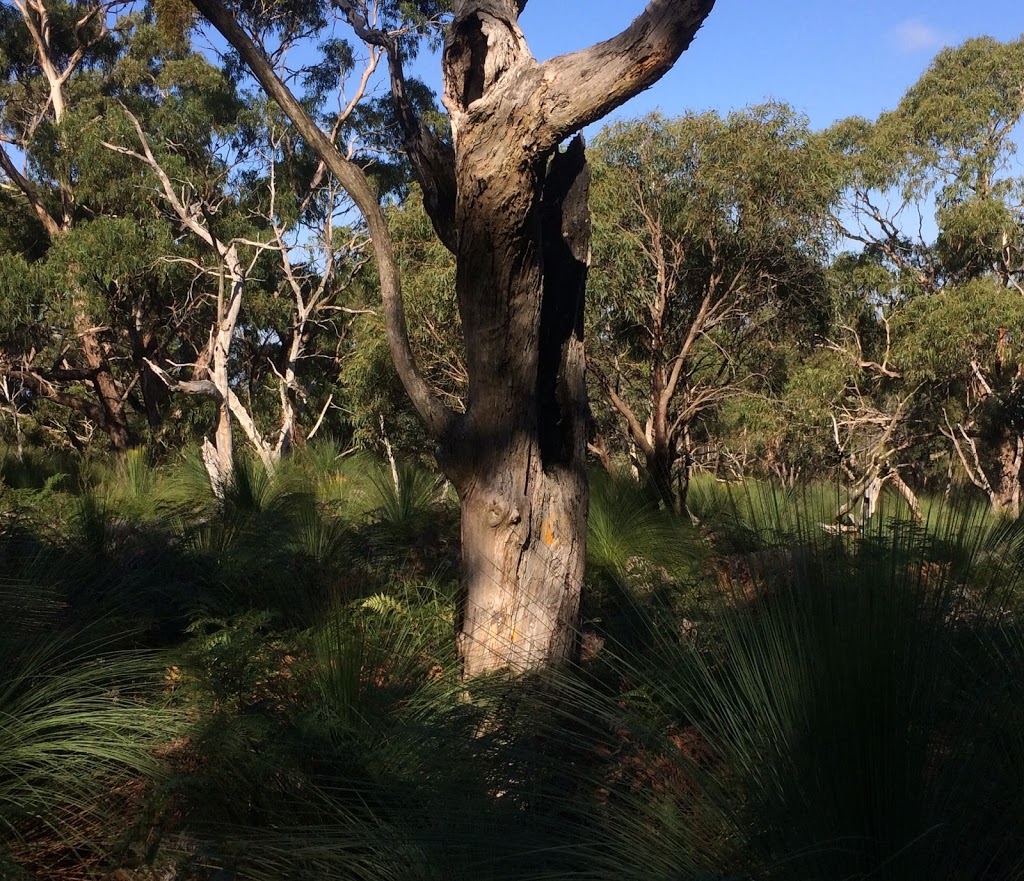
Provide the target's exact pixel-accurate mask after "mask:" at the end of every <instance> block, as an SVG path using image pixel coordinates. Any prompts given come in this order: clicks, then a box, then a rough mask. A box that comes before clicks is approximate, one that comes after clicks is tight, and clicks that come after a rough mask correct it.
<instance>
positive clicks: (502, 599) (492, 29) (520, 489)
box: [194, 0, 713, 676]
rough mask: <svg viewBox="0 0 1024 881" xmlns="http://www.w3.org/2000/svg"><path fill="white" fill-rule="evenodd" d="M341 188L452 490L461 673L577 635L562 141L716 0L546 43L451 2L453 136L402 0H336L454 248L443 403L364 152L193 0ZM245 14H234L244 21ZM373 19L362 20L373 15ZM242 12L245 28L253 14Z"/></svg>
mask: <svg viewBox="0 0 1024 881" xmlns="http://www.w3.org/2000/svg"><path fill="white" fill-rule="evenodd" d="M194 5H195V6H196V8H197V9H198V10H199V11H200V13H202V15H203V16H204V17H205V18H206V19H207V20H209V21H210V22H211V23H212V24H213V25H214V26H215V27H216V28H217V29H218V31H220V33H221V34H222V35H223V36H224V38H225V39H226V40H227V41H228V42H229V43H230V45H231V46H232V47H233V48H234V50H235V51H236V52H237V53H238V54H239V56H240V57H241V58H242V59H243V60H244V62H245V63H246V65H247V66H248V67H249V69H250V70H251V71H252V73H253V74H254V76H255V77H256V79H257V80H258V81H259V82H260V84H261V86H262V87H263V88H264V89H265V90H266V92H267V94H268V95H270V96H271V97H272V98H273V99H274V100H275V101H277V102H278V104H279V105H280V106H281V108H282V109H283V111H284V112H285V113H286V114H287V116H288V117H289V118H290V119H291V121H292V123H293V124H294V125H295V127H296V129H297V130H298V131H299V133H300V134H301V135H302V137H303V138H304V139H305V140H306V142H307V144H308V145H309V147H310V149H312V150H313V151H314V152H315V153H316V154H317V155H318V156H319V157H320V159H321V160H322V161H323V162H324V163H325V164H326V165H327V167H328V168H329V169H330V170H331V172H332V173H333V174H334V175H335V176H336V178H337V179H338V180H339V181H340V182H341V184H342V186H344V188H345V189H346V190H347V191H348V193H349V195H350V196H351V197H352V199H353V201H354V202H355V203H356V205H357V206H358V208H359V210H360V212H361V214H362V216H363V218H364V219H365V221H366V224H367V227H368V229H369V232H370V235H371V238H372V240H373V248H374V254H375V257H376V261H377V267H378V272H379V275H380V284H381V292H382V298H383V302H384V315H385V318H386V324H387V332H388V338H389V344H390V348H391V353H392V357H393V359H394V362H395V366H396V369H397V372H398V375H399V377H400V378H401V380H402V384H403V385H404V387H405V389H406V391H407V392H408V394H409V396H410V398H411V399H412V401H413V403H414V405H415V406H416V409H417V411H418V412H419V414H420V416H421V418H422V419H423V420H424V422H425V423H426V425H427V426H428V428H429V430H430V432H431V434H432V435H433V437H434V438H435V439H436V440H437V442H438V445H439V452H438V461H439V463H440V465H441V467H442V469H443V470H444V472H445V473H446V475H447V476H448V477H449V479H450V480H451V481H452V483H453V485H454V486H455V487H456V489H457V491H458V493H459V498H460V501H461V506H462V565H463V582H464V588H465V601H464V604H463V608H462V615H461V617H462V620H461V623H460V627H459V630H460V633H459V646H460V651H461V655H462V660H463V665H464V670H465V673H466V675H467V676H473V675H476V674H479V673H483V672H486V671H488V670H494V669H498V668H503V667H510V668H512V669H513V670H524V669H529V668H532V667H536V666H539V665H543V664H546V663H548V662H551V661H554V660H558V659H560V658H565V657H567V656H569V655H570V654H571V653H572V652H573V647H574V643H575V636H574V625H575V624H576V620H577V617H578V609H579V592H580V586H581V583H582V579H583V565H584V543H585V536H586V511H587V485H586V473H585V448H586V412H587V407H586V383H585V377H584V357H583V340H582V330H583V293H584V287H585V280H586V269H587V253H588V247H589V218H588V212H587V187H588V171H587V167H586V160H585V155H584V150H583V145H582V141H579V140H577V141H575V142H574V143H573V145H571V146H570V148H569V149H568V150H566V151H564V152H563V151H561V150H560V149H559V145H560V144H562V143H563V142H564V141H565V140H566V139H567V138H569V137H570V136H572V135H573V134H574V133H576V132H578V131H579V130H580V129H581V128H583V127H584V126H586V125H588V124H589V123H591V122H594V121H596V120H597V119H600V118H601V117H602V116H604V115H605V114H607V113H608V112H610V111H611V110H613V109H614V108H616V107H618V106H620V105H621V104H622V103H623V102H625V101H626V100H627V99H629V98H630V97H632V96H633V95H635V94H637V93H638V92H640V91H642V90H643V89H645V88H646V87H648V86H649V85H651V84H652V83H653V82H654V81H655V80H657V79H658V78H659V77H660V76H662V75H663V74H664V73H665V72H666V71H667V70H669V68H670V67H671V66H672V65H673V64H674V63H675V61H676V59H677V58H678V57H679V56H680V54H681V53H682V52H683V51H684V50H685V49H686V48H687V47H688V46H689V44H690V42H691V40H692V39H693V37H694V35H695V34H696V32H697V30H698V28H699V27H700V25H701V24H702V23H703V21H704V19H705V18H706V17H707V15H708V14H709V12H710V11H711V7H712V5H713V0H652V2H651V3H650V4H649V5H648V6H647V8H646V10H645V11H644V12H643V13H642V14H641V15H640V17H639V18H637V19H636V20H635V21H634V22H633V24H632V25H630V27H629V28H627V29H626V30H625V31H623V32H622V33H621V34H619V35H618V36H617V37H613V38H612V39H610V40H608V41H606V42H604V43H600V44H598V45H596V46H593V47H591V48H590V49H587V50H584V51H581V52H577V53H574V54H570V55H565V56H560V57H557V58H554V59H551V60H549V61H547V62H543V63H540V62H538V61H536V60H535V59H534V58H533V57H532V55H531V54H530V51H529V47H528V46H527V43H526V39H525V37H524V35H523V33H522V31H521V30H520V28H519V24H518V22H519V16H520V13H521V12H522V10H523V8H524V7H525V6H526V3H525V2H524V0H459V2H456V3H454V4H453V9H452V20H451V21H450V23H449V24H448V25H447V29H446V36H445V45H444V50H443V56H442V72H443V77H444V96H443V100H444V104H445V107H446V109H447V111H448V115H449V121H450V131H451V142H450V143H449V142H448V141H446V140H445V139H444V138H443V137H441V136H440V135H439V133H438V131H437V130H436V129H434V128H431V127H430V126H428V125H425V124H424V123H423V122H422V121H421V119H420V118H418V116H417V114H416V111H415V108H414V106H413V103H412V101H411V100H410V97H409V96H410V92H409V88H408V83H407V80H406V77H405V72H404V59H405V56H406V53H407V51H408V50H407V46H408V41H407V40H403V39H402V38H401V37H400V35H401V34H402V33H403V32H407V26H408V25H409V24H410V22H409V20H408V18H407V17H405V15H404V12H407V11H409V10H410V9H413V10H415V11H418V12H420V13H422V12H424V11H426V12H427V13H430V12H436V11H439V10H438V9H437V7H435V6H434V5H433V4H430V3H420V4H378V5H376V7H375V12H376V17H373V16H371V14H370V4H367V3H364V2H361V0H342V2H339V4H338V6H339V8H340V9H341V10H342V12H343V13H344V15H345V17H346V19H347V21H348V23H349V24H350V25H351V27H352V28H353V29H354V31H355V32H356V33H357V34H358V36H359V37H360V39H362V40H363V41H364V43H366V44H368V45H370V46H376V47H379V48H380V49H382V50H383V51H384V52H386V54H387V58H388V64H389V69H390V77H391V92H392V98H393V100H394V110H395V115H396V118H397V121H398V126H399V130H400V131H401V134H402V142H403V147H404V149H405V151H406V153H407V155H408V157H409V159H410V161H411V164H412V166H413V168H414V169H415V173H416V178H417V180H418V182H419V184H420V187H421V189H422V191H423V195H424V205H425V207H426V209H427V212H428V214H429V215H430V218H431V221H432V223H433V226H434V228H435V230H436V232H437V234H438V236H439V238H440V239H441V240H442V241H443V242H444V244H445V245H446V247H448V248H449V250H451V251H452V252H453V254H454V255H455V258H456V266H457V269H456V293H457V298H458V303H459V312H460V315H461V318H462V326H463V332H464V337H465V350H466V369H467V373H468V377H469V392H468V397H467V404H466V412H465V413H455V412H454V411H452V410H451V409H449V408H448V407H446V406H445V405H444V404H443V403H442V402H441V401H439V400H438V399H437V398H436V397H435V396H434V395H433V394H432V392H431V390H430V388H429V386H428V385H427V383H426V382H425V380H424V378H423V376H422V375H421V373H420V371H419V369H418V367H417V364H416V361H415V359H414V358H413V355H412V351H411V349H410V345H409V339H408V332H407V329H406V324H405V317H404V314H403V312H402V301H401V288H400V279H399V276H398V271H397V267H396V263H395V258H394V252H393V248H392V244H391V237H390V234H389V231H388V228H387V223H386V218H385V215H384V213H383V211H382V210H381V207H380V204H379V202H378V199H377V195H376V193H375V192H374V190H373V188H372V187H371V185H370V182H369V180H368V178H367V176H366V174H365V173H364V171H363V169H362V168H361V167H360V166H359V165H358V164H357V163H355V162H353V161H352V160H351V159H349V158H348V157H346V156H345V155H344V154H343V153H342V152H341V151H340V150H338V149H337V147H336V146H335V144H334V142H333V141H332V139H331V138H330V137H329V136H328V135H326V134H325V133H324V132H323V131H322V130H321V129H320V128H319V127H318V126H317V123H316V121H315V120H314V119H313V118H312V116H311V115H310V114H309V112H308V111H307V110H306V108H305V107H304V106H303V105H302V104H301V103H300V102H299V101H298V100H297V99H296V97H295V96H294V95H293V94H292V92H291V90H290V89H289V88H288V86H287V85H286V83H285V80H284V79H283V77H282V76H281V75H280V72H279V71H278V70H276V69H275V66H274V58H273V56H270V57H268V54H267V53H266V52H264V51H263V50H261V48H260V47H259V46H258V44H257V41H254V39H253V33H247V32H246V30H245V28H243V26H242V24H244V22H245V20H246V16H245V15H244V12H245V10H239V11H240V13H243V14H242V15H241V17H240V18H236V17H235V15H233V14H232V12H231V11H229V9H228V8H227V7H226V6H225V5H224V4H223V3H222V2H221V0H194ZM240 22H241V23H240ZM374 23H375V24H374ZM250 31H254V29H253V28H250Z"/></svg>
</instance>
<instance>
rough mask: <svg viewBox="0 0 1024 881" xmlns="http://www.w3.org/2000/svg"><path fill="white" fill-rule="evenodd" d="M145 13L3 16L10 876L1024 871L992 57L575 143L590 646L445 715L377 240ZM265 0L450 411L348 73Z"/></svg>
mask: <svg viewBox="0 0 1024 881" xmlns="http://www.w3.org/2000/svg"><path fill="white" fill-rule="evenodd" d="M156 5H157V9H156V10H155V11H154V10H152V9H149V8H143V7H141V6H136V5H130V4H123V3H114V4H111V3H97V4H75V3H65V2H63V0H45V2H42V0H36V2H29V0H12V3H11V4H8V3H6V2H5V3H3V4H0V602H2V604H3V608H4V610H5V623H4V624H3V625H2V626H0V658H2V659H3V663H4V667H5V672H6V680H5V681H4V682H3V683H2V684H0V877H3V878H7V877H10V878H21V877H39V878H78V877H108V878H117V879H132V878H140V879H141V878H165V879H174V878H179V879H186V878H197V879H198V878H209V879H220V881H223V879H228V878H247V879H248V878H252V879H260V878H266V879H284V878H329V877H330V878H342V877H344V878H349V877H351V878H366V879H371V878H372V879H377V878H395V879H413V878H422V879H428V878H437V879H441V878H446V879H447V878H453V879H458V878H468V877H470V876H472V877H474V878H476V879H479V878H488V879H499V878H516V879H524V878H538V879H539V878H587V879H591V878H593V879H598V878H609V879H610V878H613V877H614V878H637V879H640V878H644V879H649V878H665V879H669V878H694V879H696V878H721V879H725V878H731V877H758V878H787V879H788V878H794V879H812V878H840V877H843V878H865V879H866V878H869V877H870V878H894V879H895V878H902V879H920V878H935V879H939V878H948V879H950V881H952V879H1005V878H1020V877H1024V795H1022V793H1024V780H1022V779H1021V769H1022V768H1024V763H1022V760H1024V739H1022V736H1021V732H1022V731H1024V727H1022V725H1021V723H1022V722H1024V719H1022V718H1021V712H1022V709H1021V708H1022V704H1021V701H1020V691H1019V683H1020V681H1021V679H1020V674H1021V673H1022V672H1024V640H1022V638H1021V633H1020V631H1019V601H1020V591H1019V578H1020V573H1021V566H1022V563H1024V557H1022V555H1021V553H1022V545H1021V538H1022V535H1021V528H1022V527H1021V525H1020V521H1019V520H1018V518H1019V517H1020V514H1021V480H1022V473H1021V469H1022V465H1024V348H1022V347H1024V169H1022V167H1021V163H1020V160H1019V158H1018V155H1017V149H1018V146H1019V142H1020V137H1021V132H1022V128H1021V119H1022V116H1024V88H1022V83H1024V39H1022V40H1017V41H1010V42H1005V43H1003V42H999V41H996V40H994V39H991V38H985V37H980V38H976V39H972V40H970V41H968V42H966V43H964V44H963V45H961V46H959V47H956V48H951V49H946V50H943V51H942V52H941V53H940V54H939V55H938V56H937V57H936V58H935V59H934V61H933V62H932V64H931V65H930V66H929V67H928V69H927V71H926V72H925V73H924V75H923V76H922V77H921V78H920V80H919V81H918V82H917V83H916V84H914V85H913V87H912V88H910V89H909V90H908V92H907V93H906V95H905V96H904V97H903V99H902V100H901V101H900V102H899V104H898V105H897V106H896V107H895V109H893V110H891V111H888V112H885V113H883V114H881V115H880V116H879V117H878V118H877V119H860V118H855V119H847V120H842V121H839V122H837V123H835V124H834V125H832V126H830V127H829V128H827V129H825V130H814V129H812V128H811V126H810V124H809V122H808V120H807V119H806V118H805V117H804V116H802V115H801V113H800V112H799V111H798V110H797V109H794V108H792V107H789V106H787V105H786V104H784V103H781V102H772V103H765V104H761V105H757V106H752V107H749V108H746V109H744V110H741V111H737V112H734V113H730V114H728V115H722V114H719V113H715V112H707V113H692V114H686V115H683V116H679V117H674V118H670V117H667V116H663V115H658V114H653V115H648V116H645V117H642V118H639V119H632V120H621V121H618V122H615V123H614V124H611V125H608V126H607V127H605V128H603V129H601V131H600V132H599V133H598V134H597V135H596V136H595V137H594V138H593V139H592V141H591V143H590V144H589V145H588V155H589V158H590V164H591V170H592V175H593V177H592V182H591V207H592V214H593V240H592V247H591V265H590V277H589V286H588V299H587V307H586V310H587V311H586V314H585V339H586V368H587V381H588V387H589V395H590V412H589V414H588V431H587V449H588V454H589V456H590V459H591V466H592V471H591V479H590V483H591V492H592V496H591V503H590V525H589V539H588V553H587V576H586V585H585V588H584V595H583V610H582V626H581V630H580V632H579V634H577V636H578V649H579V650H578V652H577V654H578V656H579V660H578V662H574V663H573V664H572V665H569V667H568V668H567V669H556V670H550V671H541V672H538V673H535V674H530V675H529V676H527V677H522V678H520V679H518V680H512V681H510V680H508V679H507V678H504V677H501V676H497V677H489V678H484V679H483V680H481V681H480V682H479V683H477V684H467V683H466V682H465V681H463V679H462V678H461V677H460V671H459V661H458V658H457V656H456V648H455V646H454V645H453V641H452V633H453V631H454V629H455V627H456V622H457V619H458V616H459V614H460V612H459V600H458V580H459V578H458V565H459V556H460V555H459V533H458V523H457V512H456V500H455V498H454V496H455V493H454V490H453V488H452V487H451V486H450V485H449V484H448V482H447V481H445V480H444V479H443V478H442V477H441V476H440V475H439V474H438V472H437V471H436V470H435V469H434V468H433V466H432V464H431V462H432V459H431V455H432V453H433V450H434V441H433V440H432V439H431V438H430V437H429V436H428V434H427V433H426V432H425V430H424V429H423V427H422V424H421V422H420V420H419V419H418V418H417V416H416V413H415V411H414V409H413V407H412V405H411V404H410V403H409V400H408V397H407V395H406V394H405V391H404V390H403V387H402V384H401V382H400V381H399V378H398V376H397V374H396V373H395V370H394V367H393V366H392V359H391V355H390V353H389V348H388V343H387V339H386V333H385V328H384V318H383V310H382V304H381V298H380V291H379V285H378V281H377V279H378V276H377V272H376V267H375V263H374V256H373V251H372V249H371V247H370V243H369V239H368V234H367V229H366V226H365V224H364V222H363V220H362V219H361V216H360V214H359V213H358V212H357V211H356V210H355V207H354V205H353V204H352V202H351V200H350V199H349V197H348V195H347V194H346V192H345V190H344V189H343V188H342V187H341V186H339V185H338V183H337V182H336V181H335V179H334V177H333V176H332V175H331V174H330V173H328V171H327V169H326V168H325V166H324V164H323V163H322V162H321V161H320V160H319V159H318V158H317V157H316V156H315V155H314V154H313V153H312V152H311V151H310V149H309V147H308V146H307V145H306V143H305V142H304V141H303V140H302V139H301V138H299V137H298V136H297V135H296V134H295V132H294V130H293V128H292V127H291V125H290V124H289V123H288V122H287V120H286V119H285V117H284V116H283V115H282V113H281V111H280V110H279V109H278V107H277V105H275V104H274V103H273V102H272V101H270V100H269V99H267V98H266V97H265V96H264V95H263V93H262V92H261V91H260V90H259V89H258V88H257V87H256V86H255V84H254V83H253V81H252V80H251V78H250V77H249V74H248V73H247V71H246V69H245V68H244V66H243V65H242V64H241V62H240V60H239V58H238V57H237V56H236V55H234V54H233V53H232V52H227V53H226V54H224V55H222V56H218V55H215V54H213V53H211V52H208V51H200V50H199V48H197V47H198V44H199V41H198V40H193V36H194V33H195V32H194V30H193V28H194V26H195V20H194V18H193V14H192V12H191V7H187V8H184V7H181V6H180V4H175V3H174V2H173V0H164V2H163V3H162V4H161V3H160V2H158V3H157V4H156ZM342 5H344V4H342ZM399 6H401V4H399ZM411 6H414V7H415V9H411V8H406V7H410V5H409V4H406V5H405V6H403V7H402V8H401V10H400V15H401V16H405V17H406V18H404V19H402V20H403V21H406V22H407V32H406V31H403V32H402V37H401V38H402V39H403V40H407V42H405V43H403V44H402V50H401V51H402V52H404V53H405V54H406V56H407V57H408V58H410V59H411V58H412V57H414V55H415V52H416V51H417V49H418V48H430V46H431V41H432V40H433V41H434V44H435V45H436V41H437V39H438V37H437V34H438V31H437V30H436V29H434V28H433V22H434V21H435V20H436V19H437V18H438V16H439V15H440V14H441V9H440V7H438V8H434V5H433V4H430V3H420V4H411ZM257 7H259V4H251V5H245V4H242V5H240V7H239V9H240V12H239V14H240V15H247V16H249V25H250V27H251V29H252V30H253V31H255V32H256V33H258V34H262V36H263V38H264V40H265V42H264V44H263V48H264V49H265V51H266V52H267V53H268V55H269V56H270V57H271V58H272V59H273V60H274V62H275V64H278V65H279V67H280V69H281V70H283V71H286V72H287V78H288V82H289V83H290V85H291V87H292V88H293V89H294V90H296V91H297V92H298V93H299V94H300V96H301V100H302V102H303V105H304V106H305V107H306V108H307V110H308V111H309V112H310V113H312V114H314V115H315V117H316V119H317V121H318V122H319V123H320V124H321V126H322V127H323V128H324V129H325V131H329V132H330V133H331V136H332V138H333V140H334V142H335V143H337V144H339V145H342V146H343V148H344V149H345V150H346V151H347V155H348V158H350V159H353V160H355V161H357V162H358V163H359V164H361V165H362V166H363V167H364V168H365V169H367V171H368V173H369V175H370V177H371V179H372V181H373V183H374V186H375V187H376V193H377V196H378V199H379V201H380V203H381V204H382V205H383V206H384V210H385V212H386V216H387V219H388V223H389V225H390V228H391V232H392V235H393V237H394V240H395V244H396V248H397V255H398V260H399V265H400V268H401V272H402V277H403V287H404V297H405V305H406V310H407V314H408V324H409V331H410V335H411V341H412V346H413V350H414V352H415V354H416V358H417V360H418V362H419V365H420V367H421V369H422V371H423V373H424V375H425V376H426V378H427V379H428V381H429V383H430V385H431V386H432V388H433V389H434V391H435V392H436V393H437V395H439V396H440V397H441V398H442V399H443V400H444V402H445V403H446V404H447V405H448V406H449V407H451V408H452V409H453V410H455V411H460V410H461V409H464V407H465V401H466V396H467V381H468V374H467V368H466V364H465V360H466V355H465V350H464V344H463V335H462V330H461V324H460V316H459V310H458V307H457V304H456V297H455V293H454V291H455V277H456V266H455V263H454V261H453V258H452V256H451V254H450V253H449V251H448V250H447V249H446V248H445V247H444V246H443V245H442V244H441V242H440V241H439V240H438V238H437V236H436V234H435V230H434V227H433V226H432V224H431V220H430V218H429V217H428V214H427V212H425V211H424V207H423V195H422V193H421V191H420V189H419V187H418V186H417V185H416V184H415V183H414V177H415V176H414V173H413V170H412V168H411V166H410V162H409V158H408V155H407V152H406V151H405V150H404V148H403V147H402V143H401V137H400V136H399V134H398V132H399V130H400V128H401V126H402V119H401V118H399V115H396V109H395V107H394V105H393V104H392V102H391V101H390V99H389V98H388V97H387V96H386V95H384V94H383V92H382V91H381V88H380V80H381V77H382V76H384V74H383V73H382V70H381V69H380V66H381V65H383V64H384V62H383V60H382V57H383V53H382V51H381V50H380V49H379V48H378V47H376V46H375V45H374V44H373V42H372V41H368V42H363V41H361V40H358V39H355V40H345V39H341V38H340V37H334V36H332V37H330V38H329V39H322V40H321V41H320V43H319V45H318V46H317V51H316V52H315V53H311V52H307V51H306V49H305V48H303V47H307V46H308V45H309V44H310V42H311V41H313V42H315V41H316V39H317V36H316V35H317V34H322V33H328V34H330V33H332V31H331V30H330V28H329V27H327V25H328V23H327V22H326V21H325V20H323V18H322V16H323V15H324V13H323V11H322V10H320V9H319V7H317V6H315V5H312V6H310V7H309V8H306V6H305V5H303V4H301V3H299V4H294V7H295V8H292V7H291V6H288V8H287V10H286V11H285V12H282V13H281V14H280V15H279V16H275V15H271V14H270V13H269V12H268V10H267V9H263V8H262V7H259V8H257ZM395 14H396V15H399V13H395ZM289 53H291V55H290V54H289ZM292 56H296V57H299V58H302V59H304V60H303V61H301V62H298V61H297V62H295V63H294V64H292V62H291V61H290V60H289V59H290V58H291V57H292ZM310 59H313V60H310ZM289 65H291V66H289ZM404 87H405V89H406V91H407V96H408V99H409V101H410V102H411V106H414V107H415V109H416V112H417V113H418V114H419V115H420V117H421V118H423V119H425V120H426V121H427V122H428V124H429V125H430V126H431V130H432V131H434V132H435V134H436V135H437V137H438V138H439V139H441V140H442V141H443V140H444V139H445V138H448V137H450V132H449V131H448V129H447V128H446V126H447V119H446V117H444V116H443V115H442V114H441V113H440V111H439V110H438V108H437V106H436V99H435V97H434V96H433V95H432V94H431V93H430V91H429V90H428V89H427V88H426V87H425V86H424V85H423V84H422V83H419V82H417V81H416V80H414V79H410V80H408V81H407V82H406V83H405V84H404Z"/></svg>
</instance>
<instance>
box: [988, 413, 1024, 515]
mask: <svg viewBox="0 0 1024 881" xmlns="http://www.w3.org/2000/svg"><path fill="white" fill-rule="evenodd" d="M1022 461H1024V438H1021V437H1020V435H1015V434H1013V433H1012V432H1007V433H1006V436H1005V437H1004V438H1003V440H1002V442H1001V443H1000V444H999V446H998V448H997V449H996V469H997V473H996V479H995V481H994V483H995V485H994V486H993V487H992V492H991V493H990V499H991V502H992V510H993V512H994V513H995V514H997V515H999V516H1001V517H1009V518H1010V519H1012V520H1016V519H1017V518H1018V517H1019V516H1020V495H1021V486H1020V476H1021V475H1020V471H1021V464H1022Z"/></svg>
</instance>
